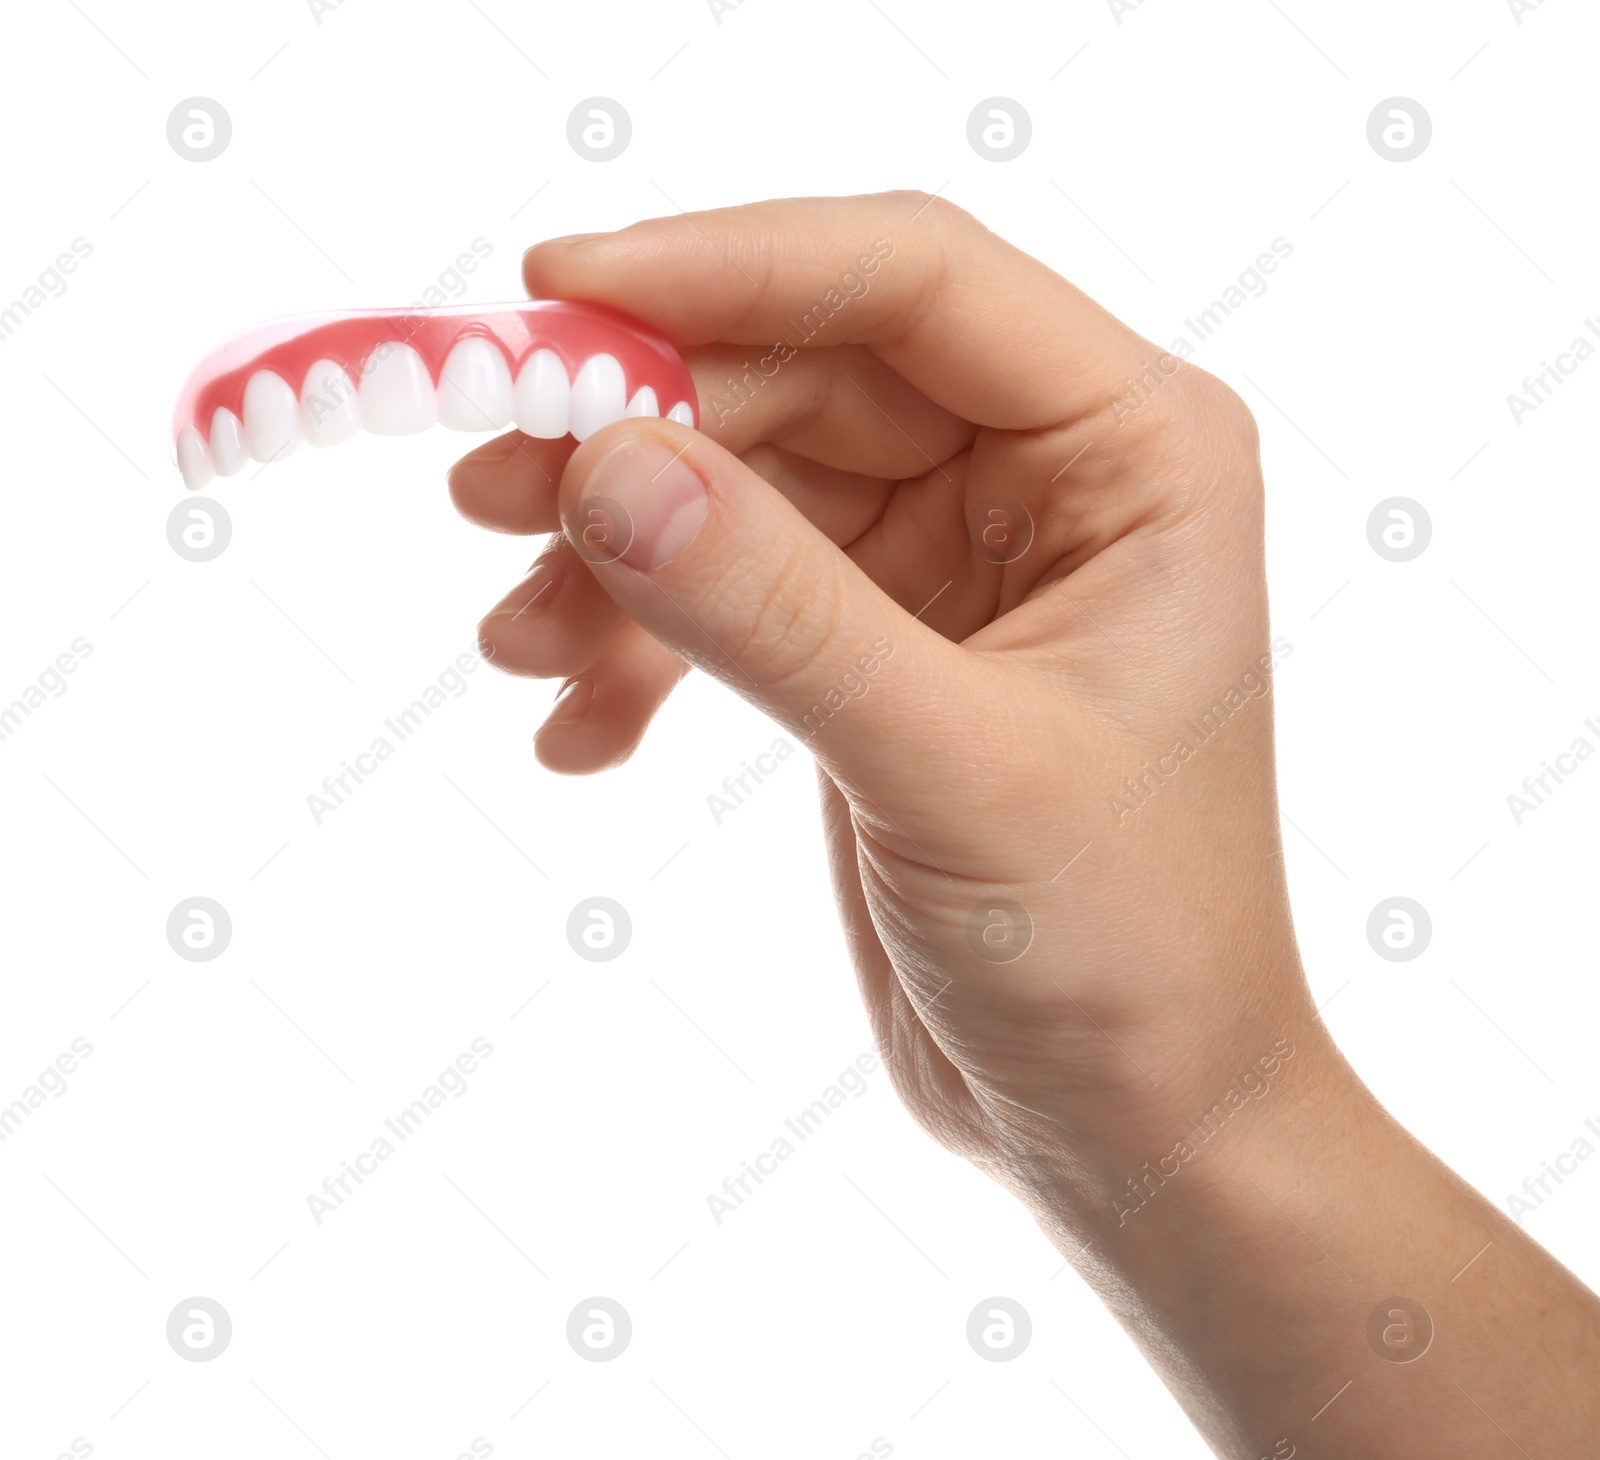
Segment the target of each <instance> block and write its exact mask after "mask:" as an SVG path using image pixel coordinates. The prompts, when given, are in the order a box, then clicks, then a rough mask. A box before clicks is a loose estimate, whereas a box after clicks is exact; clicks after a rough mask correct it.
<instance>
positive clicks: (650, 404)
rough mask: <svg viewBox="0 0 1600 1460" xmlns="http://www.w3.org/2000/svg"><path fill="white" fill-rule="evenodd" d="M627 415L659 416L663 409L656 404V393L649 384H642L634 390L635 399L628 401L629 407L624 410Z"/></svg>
mask: <svg viewBox="0 0 1600 1460" xmlns="http://www.w3.org/2000/svg"><path fill="white" fill-rule="evenodd" d="M623 414H624V415H627V416H659V415H660V414H661V409H660V407H659V406H657V404H656V393H655V391H654V389H653V388H652V387H650V386H648V385H641V386H640V387H639V388H638V390H636V391H634V393H633V399H632V400H631V401H629V402H628V409H627V410H626V411H624V412H623Z"/></svg>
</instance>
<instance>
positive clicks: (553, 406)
mask: <svg viewBox="0 0 1600 1460" xmlns="http://www.w3.org/2000/svg"><path fill="white" fill-rule="evenodd" d="M571 399H572V387H571V385H569V384H568V383H567V367H566V366H565V365H563V364H562V363H561V357H560V356H559V355H557V354H556V352H555V351H554V350H535V351H534V352H533V354H532V355H530V356H529V357H528V358H527V359H526V360H524V361H523V362H522V369H521V370H520V371H519V372H518V374H517V383H516V386H515V389H514V391H513V402H512V409H513V413H514V414H515V416H516V421H517V429H518V430H519V431H524V432H526V433H527V434H528V435H529V436H540V437H543V438H544V439H545V440H547V441H553V440H554V439H555V438H556V437H557V436H565V435H566V434H567V416H568V407H569V405H570V402H571Z"/></svg>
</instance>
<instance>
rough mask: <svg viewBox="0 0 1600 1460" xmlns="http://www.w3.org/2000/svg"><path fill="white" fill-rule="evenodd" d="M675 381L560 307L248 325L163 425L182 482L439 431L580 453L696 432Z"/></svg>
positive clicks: (559, 303)
mask: <svg viewBox="0 0 1600 1460" xmlns="http://www.w3.org/2000/svg"><path fill="white" fill-rule="evenodd" d="M698 404H699V403H698V401H697V399H696V396H695V390H694V383H693V381H692V380H691V379H690V377H689V371H688V367H687V366H685V365H684V363H683V359H682V357H681V356H680V355H679V354H678V352H677V351H676V350H675V349H674V348H673V347H672V345H671V344H670V343H669V342H668V341H667V339H666V338H665V337H664V336H662V335H660V334H658V333H657V332H656V331H655V330H653V329H651V328H650V327H649V326H648V325H644V324H641V323H640V322H639V321H638V320H635V319H630V318H629V317H628V316H627V315H625V314H621V313H619V312H618V311H616V310H614V309H608V308H606V307H605V306H604V305H599V304H583V303H578V302H575V301H570V300H560V299H536V300H531V301H530V300H523V301H521V302H518V303H514V304H488V305H453V306H450V307H447V308H443V309H427V310H417V311H405V310H389V309H363V310H354V311H350V312H347V313H342V314H317V315H299V316H296V317H294V318H291V319H283V320H275V321H273V322H272V323H270V324H264V325H259V326H257V327H256V328H255V329H252V330H247V331H245V332H244V333H243V334H240V335H235V336H234V337H233V338H232V339H231V340H229V341H228V342H227V343H226V344H224V345H221V346H220V347H218V348H217V349H216V350H214V351H213V352H212V353H211V354H210V355H209V356H208V357H207V358H206V359H205V360H203V361H202V362H201V363H200V365H199V366H198V367H197V368H196V369H195V371H194V373H193V374H192V375H191V376H190V377H189V380H188V383H187V384H186V385H185V386H184V388H183V393H182V395H181V396H180V397H179V399H178V407H177V410H176V411H175V413H174V415H173V420H172V437H173V449H174V453H175V456H176V459H177V464H178V469H179V471H181V472H182V473H183V480H184V484H185V485H186V486H188V487H189V488H190V489H191V490H198V489H199V488H201V487H203V486H205V485H206V483H208V482H209V481H210V480H211V478H212V476H213V475H216V476H225V477H228V476H233V475H235V474H236V473H238V472H240V471H243V470H244V467H245V465H246V463H247V462H250V461H252V460H253V461H259V462H270V461H278V460H281V459H282V458H283V457H285V456H287V455H289V453H290V452H292V451H293V450H294V449H295V448H296V447H297V446H299V445H301V443H302V442H304V443H307V444H309V445H311V446H337V445H338V444H339V443H340V442H341V441H348V440H349V439H350V438H351V437H352V436H354V435H355V433H356V432H357V431H361V430H365V431H370V432H372V433H373V434H374V435H378V436H406V435H410V434H411V433H413V432H416V431H425V430H427V429H428V428H429V427H430V426H433V425H440V426H446V427H449V428H450V429H451V430H455V431H497V430H500V429H501V428H502V427H505V426H509V425H513V424H514V425H515V426H516V427H517V428H518V429H519V430H521V431H524V432H526V433H527V434H528V435H529V436H539V437H543V438H545V439H548V440H553V439H555V438H558V437H561V436H567V435H571V436H572V437H574V438H575V439H576V440H579V441H584V440H587V439H588V437H590V436H591V435H593V434H594V433H595V432H596V431H598V430H599V429H600V428H601V427H602V426H606V425H609V424H610V423H611V422H613V421H620V420H623V419H624V418H626V417H629V416H665V417H666V418H667V419H668V420H673V421H680V422H682V423H683V424H684V425H686V426H694V425H695V424H696V423H697V417H698Z"/></svg>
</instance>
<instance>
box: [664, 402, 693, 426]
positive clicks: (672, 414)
mask: <svg viewBox="0 0 1600 1460" xmlns="http://www.w3.org/2000/svg"><path fill="white" fill-rule="evenodd" d="M667 419H668V420H669V421H677V422H678V423H679V424H680V425H683V426H692V425H694V411H693V410H691V409H690V406H689V402H688V401H686V400H681V401H679V402H678V403H677V405H675V406H673V408H672V409H671V410H670V411H668V412H667Z"/></svg>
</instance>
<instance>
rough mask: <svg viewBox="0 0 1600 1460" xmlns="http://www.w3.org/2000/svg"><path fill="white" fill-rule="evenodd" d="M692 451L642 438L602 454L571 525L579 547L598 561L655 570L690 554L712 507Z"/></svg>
mask: <svg viewBox="0 0 1600 1460" xmlns="http://www.w3.org/2000/svg"><path fill="white" fill-rule="evenodd" d="M687 449H688V448H687V447H684V448H681V449H679V450H677V451H674V450H673V449H672V448H671V447H670V446H668V445H666V443H664V442H662V441H659V440H657V439H656V438H655V437H654V436H635V437H633V438H632V439H631V440H627V441H624V442H622V443H621V444H620V445H618V446H614V447H613V448H612V449H611V451H610V452H609V453H608V454H607V455H606V456H604V457H603V458H601V460H600V462H599V463H598V464H597V465H596V466H595V468H594V470H593V471H591V472H590V473H589V479H588V481H586V482H585V483H584V484H583V493H582V495H581V496H580V497H579V499H578V506H577V510H576V512H575V514H574V516H575V518H576V521H575V522H573V523H572V524H571V526H570V529H569V535H570V536H572V537H573V544H574V546H575V547H577V549H578V551H579V552H580V553H582V554H583V555H584V556H585V557H586V558H588V559H589V560H590V561H591V562H596V561H598V562H616V561H618V560H620V561H622V562H624V563H626V564H627V565H628V566H629V567H630V568H638V569H640V570H641V571H643V572H647V573H648V572H650V571H652V570H653V569H655V568H659V567H661V566H662V565H663V564H666V563H669V562H671V561H672V560H673V559H674V558H675V557H677V556H678V555H679V554H680V553H681V552H683V550H684V549H685V548H686V547H688V546H689V544H690V543H691V542H692V541H693V540H694V536H695V534H696V533H697V532H698V531H699V530H700V525H701V523H703V522H704V521H705V520H706V512H707V509H708V508H709V506H710V498H709V496H708V495H707V488H706V483H705V480H704V478H703V477H701V475H700V473H699V472H697V471H696V470H695V469H694V468H693V467H692V466H690V464H689V462H688V460H687V457H686V455H685V452H686V451H687Z"/></svg>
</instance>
